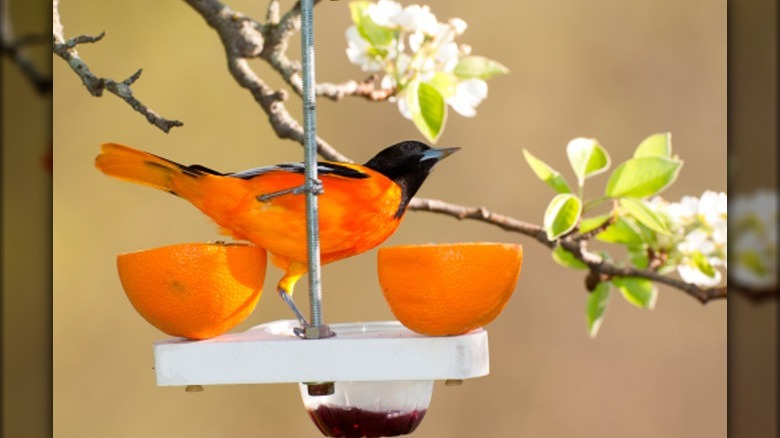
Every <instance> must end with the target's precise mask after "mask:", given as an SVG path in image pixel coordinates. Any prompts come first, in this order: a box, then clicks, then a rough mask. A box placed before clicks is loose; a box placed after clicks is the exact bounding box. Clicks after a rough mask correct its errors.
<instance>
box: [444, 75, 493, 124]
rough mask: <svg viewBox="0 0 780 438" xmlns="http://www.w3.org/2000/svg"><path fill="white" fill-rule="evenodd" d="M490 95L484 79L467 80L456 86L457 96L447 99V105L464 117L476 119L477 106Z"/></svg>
mask: <svg viewBox="0 0 780 438" xmlns="http://www.w3.org/2000/svg"><path fill="white" fill-rule="evenodd" d="M487 93H488V87H487V83H486V82H485V81H483V80H482V79H466V80H463V81H460V82H458V85H456V86H455V94H454V95H453V96H452V97H450V98H449V99H447V103H448V104H449V105H450V106H451V107H452V109H454V110H455V111H457V112H458V114H460V115H462V116H464V117H474V116H475V115H476V114H477V110H476V108H477V105H479V104H480V102H482V101H483V100H484V99H485V98H486V97H487Z"/></svg>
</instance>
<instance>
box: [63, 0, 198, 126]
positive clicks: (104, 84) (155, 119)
mask: <svg viewBox="0 0 780 438" xmlns="http://www.w3.org/2000/svg"><path fill="white" fill-rule="evenodd" d="M59 3H60V2H59V0H53V12H52V25H53V26H52V36H53V51H54V53H56V54H57V55H58V56H59V57H60V58H62V59H64V60H65V61H66V62H67V63H68V65H70V68H71V69H73V71H74V72H75V73H76V74H77V75H78V76H79V78H81V82H83V83H84V86H85V87H86V88H87V90H89V92H90V94H92V95H93V96H96V97H100V96H102V95H103V90H108V91H109V92H110V93H112V94H114V95H116V96H117V97H119V98H120V99H122V100H124V101H125V102H127V103H128V104H129V105H130V106H131V107H132V108H133V109H134V110H135V111H137V112H139V113H141V114H143V115H144V116H145V117H146V120H148V121H149V123H151V124H153V125H154V126H156V127H158V128H160V129H161V130H163V131H164V132H169V131H170V130H171V128H173V127H176V126H182V125H183V123H182V122H180V121H178V120H168V119H165V118H163V117H161V116H160V115H159V114H157V113H156V112H155V111H153V110H152V109H151V108H149V107H147V106H146V105H144V104H143V103H141V101H139V100H138V99H136V98H135V96H133V92H132V89H131V88H130V86H131V85H132V84H133V82H135V81H136V80H138V78H139V77H140V76H141V70H140V69H139V70H138V71H137V72H135V73H134V74H133V75H131V76H130V77H129V78H127V79H125V80H123V81H121V82H117V81H115V80H113V79H109V78H101V77H97V76H95V74H94V73H92V71H91V70H90V69H89V66H87V64H86V63H85V62H84V61H83V60H82V59H81V58H80V57H79V54H78V52H77V51H76V46H78V45H79V44H85V43H95V42H98V41H100V40H101V39H103V37H104V36H105V32H102V33H100V35H97V36H87V35H80V36H77V37H75V38H71V39H68V40H66V39H65V36H64V30H63V26H62V22H61V21H60V12H59Z"/></svg>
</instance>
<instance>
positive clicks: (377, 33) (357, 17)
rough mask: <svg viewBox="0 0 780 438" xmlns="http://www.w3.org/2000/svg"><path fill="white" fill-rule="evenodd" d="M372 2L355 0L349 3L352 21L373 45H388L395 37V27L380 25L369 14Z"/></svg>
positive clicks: (361, 34)
mask: <svg viewBox="0 0 780 438" xmlns="http://www.w3.org/2000/svg"><path fill="white" fill-rule="evenodd" d="M369 5H371V2H368V1H354V2H350V3H349V11H350V15H351V16H352V21H353V22H354V23H355V26H356V27H357V30H358V32H359V33H360V36H362V37H363V39H365V40H366V41H368V42H369V43H371V45H373V46H386V45H388V44H390V43H391V42H393V40H394V39H395V32H394V31H393V29H390V28H387V27H384V26H380V25H378V24H376V23H375V22H374V20H372V19H371V17H370V16H369V15H368V6H369Z"/></svg>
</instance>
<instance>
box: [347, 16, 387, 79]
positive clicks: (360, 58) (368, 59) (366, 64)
mask: <svg viewBox="0 0 780 438" xmlns="http://www.w3.org/2000/svg"><path fill="white" fill-rule="evenodd" d="M346 36H347V57H348V58H349V60H350V62H352V63H353V64H357V65H359V66H360V68H361V69H362V70H363V71H368V72H375V71H381V70H382V63H380V62H379V61H378V60H376V59H375V58H374V57H373V56H371V55H369V53H368V49H370V48H371V44H369V42H368V41H366V40H365V39H363V36H362V35H360V32H359V31H358V29H357V27H355V26H350V27H348V28H347V31H346Z"/></svg>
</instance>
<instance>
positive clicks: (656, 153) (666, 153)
mask: <svg viewBox="0 0 780 438" xmlns="http://www.w3.org/2000/svg"><path fill="white" fill-rule="evenodd" d="M671 156H672V134H671V133H670V132H662V133H659V134H653V135H651V136H649V137H647V138H646V139H644V140H642V143H639V146H637V148H636V150H635V151H634V158H640V157H663V158H671Z"/></svg>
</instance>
